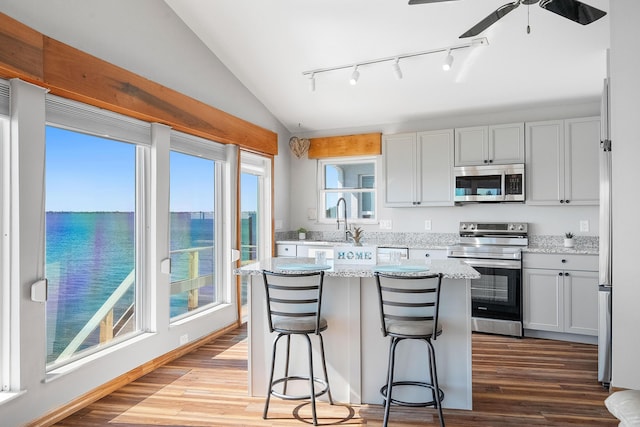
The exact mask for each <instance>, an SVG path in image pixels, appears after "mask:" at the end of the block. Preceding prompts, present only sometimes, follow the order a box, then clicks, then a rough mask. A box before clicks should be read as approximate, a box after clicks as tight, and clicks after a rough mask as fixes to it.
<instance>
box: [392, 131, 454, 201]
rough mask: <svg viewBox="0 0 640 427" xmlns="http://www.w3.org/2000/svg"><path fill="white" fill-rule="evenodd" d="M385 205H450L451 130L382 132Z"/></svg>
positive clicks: (451, 199)
mask: <svg viewBox="0 0 640 427" xmlns="http://www.w3.org/2000/svg"><path fill="white" fill-rule="evenodd" d="M383 163H384V177H385V178H384V186H385V206H387V207H406V206H453V130H452V129H446V130H439V131H427V132H418V133H415V132H412V133H403V134H395V135H385V137H384V143H383Z"/></svg>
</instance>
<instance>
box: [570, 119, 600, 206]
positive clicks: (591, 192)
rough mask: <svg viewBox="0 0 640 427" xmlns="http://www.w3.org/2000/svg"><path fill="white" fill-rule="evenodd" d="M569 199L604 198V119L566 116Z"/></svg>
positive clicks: (592, 201) (589, 202)
mask: <svg viewBox="0 0 640 427" xmlns="http://www.w3.org/2000/svg"><path fill="white" fill-rule="evenodd" d="M564 131H565V137H564V144H565V199H566V202H565V203H570V204H574V205H597V204H598V202H599V198H600V193H599V191H600V168H599V160H598V156H599V150H600V119H599V118H598V117H587V118H582V119H571V120H565V123H564Z"/></svg>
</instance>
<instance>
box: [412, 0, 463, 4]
mask: <svg viewBox="0 0 640 427" xmlns="http://www.w3.org/2000/svg"><path fill="white" fill-rule="evenodd" d="M443 1H456V0H409V4H425V3H440V2H443Z"/></svg>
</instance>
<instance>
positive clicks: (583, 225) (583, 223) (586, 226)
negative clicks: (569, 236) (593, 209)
mask: <svg viewBox="0 0 640 427" xmlns="http://www.w3.org/2000/svg"><path fill="white" fill-rule="evenodd" d="M580 231H584V232H588V231H589V220H587V219H583V220H581V221H580Z"/></svg>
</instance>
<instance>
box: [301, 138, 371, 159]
mask: <svg viewBox="0 0 640 427" xmlns="http://www.w3.org/2000/svg"><path fill="white" fill-rule="evenodd" d="M310 143H311V144H310V146H309V152H308V154H307V156H308V157H309V158H310V159H322V158H327V157H346V156H371V155H379V154H382V134H381V133H366V134H360V135H346V136H331V137H326V138H311V139H310Z"/></svg>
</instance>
